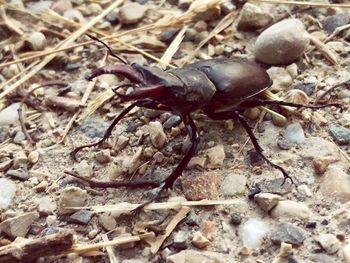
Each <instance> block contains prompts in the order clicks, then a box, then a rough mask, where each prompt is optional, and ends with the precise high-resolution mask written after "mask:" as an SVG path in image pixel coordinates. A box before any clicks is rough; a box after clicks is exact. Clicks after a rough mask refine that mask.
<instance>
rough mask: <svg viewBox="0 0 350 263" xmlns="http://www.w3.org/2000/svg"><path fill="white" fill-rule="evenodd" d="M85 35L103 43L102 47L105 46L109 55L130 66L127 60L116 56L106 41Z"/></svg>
mask: <svg viewBox="0 0 350 263" xmlns="http://www.w3.org/2000/svg"><path fill="white" fill-rule="evenodd" d="M85 34H86V35H87V36H88V37H89V38H91V39H92V40H95V41H97V42H99V43H101V44H102V45H104V46H105V47H106V48H107V49H108V54H109V55H111V56H112V57H114V58H116V59H118V60H119V61H120V62H122V63H124V64H127V65H128V64H129V62H128V61H127V60H126V59H125V58H122V57H121V56H118V55H116V54H114V53H113V51H112V49H111V48H110V47H109V46H108V45H107V43H106V42H104V41H102V40H100V39H98V38H97V37H94V36H92V35H90V34H88V33H85Z"/></svg>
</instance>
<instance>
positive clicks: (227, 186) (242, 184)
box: [220, 174, 247, 197]
mask: <svg viewBox="0 0 350 263" xmlns="http://www.w3.org/2000/svg"><path fill="white" fill-rule="evenodd" d="M246 184H247V178H246V176H245V175H244V174H230V175H227V176H226V177H225V179H224V180H223V182H222V184H221V187H220V193H221V194H223V195H225V196H228V197H232V196H235V195H241V194H244V193H245V191H246Z"/></svg>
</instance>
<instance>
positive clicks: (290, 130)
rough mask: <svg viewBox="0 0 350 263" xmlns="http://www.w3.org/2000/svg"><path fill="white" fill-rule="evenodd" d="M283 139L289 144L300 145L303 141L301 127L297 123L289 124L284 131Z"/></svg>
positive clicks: (303, 136) (303, 135)
mask: <svg viewBox="0 0 350 263" xmlns="http://www.w3.org/2000/svg"><path fill="white" fill-rule="evenodd" d="M283 137H284V138H285V139H286V140H287V141H289V142H291V143H297V144H301V143H303V142H304V141H305V134H304V130H303V127H301V125H300V123H298V122H296V123H292V124H289V125H288V126H287V127H286V129H285V130H284V134H283Z"/></svg>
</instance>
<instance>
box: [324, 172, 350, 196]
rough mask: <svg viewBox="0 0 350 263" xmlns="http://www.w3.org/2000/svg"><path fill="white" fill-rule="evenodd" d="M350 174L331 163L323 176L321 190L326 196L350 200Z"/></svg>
mask: <svg viewBox="0 0 350 263" xmlns="http://www.w3.org/2000/svg"><path fill="white" fill-rule="evenodd" d="M349 179H350V178H349V174H347V173H345V172H344V171H343V170H342V169H341V168H339V167H337V166H335V165H330V166H329V167H328V169H327V171H326V173H325V174H324V176H323V177H322V182H321V183H320V186H319V190H320V192H321V193H322V195H323V196H324V197H327V198H331V199H333V200H337V201H340V202H342V203H345V202H348V201H350V180H349Z"/></svg>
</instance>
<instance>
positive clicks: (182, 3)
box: [177, 0, 193, 9]
mask: <svg viewBox="0 0 350 263" xmlns="http://www.w3.org/2000/svg"><path fill="white" fill-rule="evenodd" d="M192 2H193V0H179V1H178V4H177V5H178V7H180V8H181V9H187V8H189V7H190V5H191V4H192Z"/></svg>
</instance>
